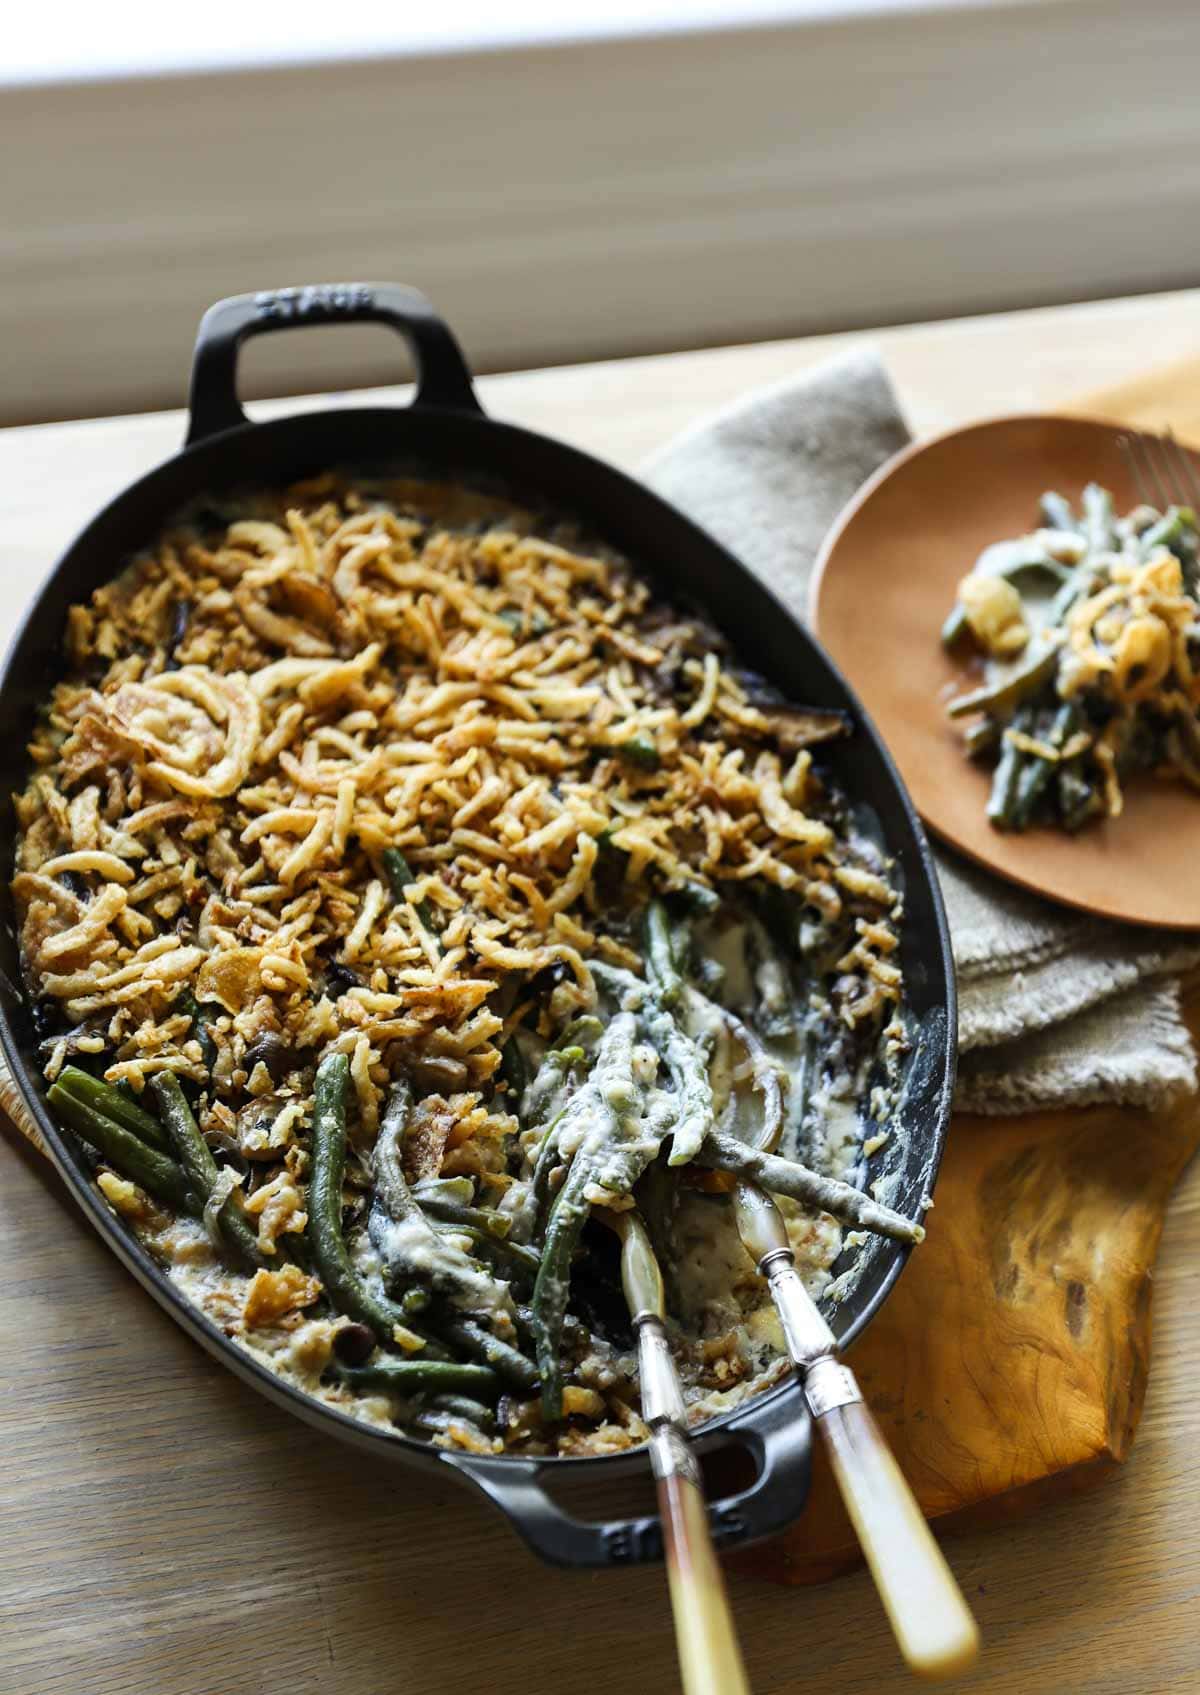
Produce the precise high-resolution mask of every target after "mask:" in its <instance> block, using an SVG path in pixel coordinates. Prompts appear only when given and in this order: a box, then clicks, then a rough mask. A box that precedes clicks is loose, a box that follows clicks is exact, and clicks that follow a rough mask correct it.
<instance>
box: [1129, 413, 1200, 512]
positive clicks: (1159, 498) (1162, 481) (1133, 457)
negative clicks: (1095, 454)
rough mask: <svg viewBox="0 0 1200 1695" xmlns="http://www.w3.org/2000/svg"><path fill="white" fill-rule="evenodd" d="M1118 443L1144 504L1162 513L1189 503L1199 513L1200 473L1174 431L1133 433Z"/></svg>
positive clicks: (1139, 497)
mask: <svg viewBox="0 0 1200 1695" xmlns="http://www.w3.org/2000/svg"><path fill="white" fill-rule="evenodd" d="M1119 446H1120V449H1121V452H1122V453H1123V454H1124V455H1125V458H1126V461H1127V462H1128V464H1129V468H1130V470H1131V471H1132V472H1133V480H1134V483H1135V485H1136V487H1137V491H1138V499H1139V500H1140V501H1141V502H1142V503H1143V504H1144V505H1146V506H1154V507H1157V508H1158V510H1159V511H1160V512H1165V511H1166V509H1167V507H1168V506H1190V507H1191V508H1192V510H1193V511H1195V512H1200V473H1197V470H1196V467H1195V465H1194V464H1193V463H1192V460H1191V456H1190V455H1189V454H1188V453H1187V452H1185V450H1184V449H1183V448H1182V447H1181V446H1180V445H1179V442H1178V441H1177V440H1176V438H1175V432H1174V431H1173V430H1171V429H1167V430H1164V432H1163V434H1162V435H1160V436H1159V435H1143V434H1142V433H1141V432H1140V431H1139V432H1138V433H1137V434H1136V435H1135V434H1132V433H1131V434H1129V435H1125V436H1122V437H1121V439H1120V443H1119Z"/></svg>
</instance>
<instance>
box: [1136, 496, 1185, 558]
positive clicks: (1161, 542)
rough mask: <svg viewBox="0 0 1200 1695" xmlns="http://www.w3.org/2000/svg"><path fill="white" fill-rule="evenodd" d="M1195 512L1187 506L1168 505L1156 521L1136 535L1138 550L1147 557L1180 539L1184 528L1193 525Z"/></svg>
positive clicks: (1143, 556)
mask: <svg viewBox="0 0 1200 1695" xmlns="http://www.w3.org/2000/svg"><path fill="white" fill-rule="evenodd" d="M1195 521H1196V520H1195V514H1194V513H1193V512H1191V511H1190V510H1189V509H1188V508H1187V507H1183V506H1170V507H1168V508H1167V510H1166V512H1165V513H1164V514H1163V516H1162V517H1161V518H1159V519H1158V521H1157V522H1156V523H1153V524H1151V526H1150V528H1149V529H1148V530H1145V531H1143V533H1142V534H1141V536H1139V537H1138V552H1139V553H1140V554H1141V556H1142V558H1143V559H1149V557H1150V555H1151V554H1152V553H1155V552H1157V550H1158V549H1159V548H1160V547H1167V548H1169V547H1171V546H1172V545H1173V544H1174V543H1176V542H1178V541H1180V540H1182V538H1183V536H1184V533H1185V531H1186V530H1188V529H1190V528H1192V527H1193V526H1194V525H1195Z"/></svg>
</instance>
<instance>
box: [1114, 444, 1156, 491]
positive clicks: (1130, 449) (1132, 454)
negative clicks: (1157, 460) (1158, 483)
mask: <svg viewBox="0 0 1200 1695" xmlns="http://www.w3.org/2000/svg"><path fill="white" fill-rule="evenodd" d="M1133 443H1134V438H1133V436H1131V435H1128V436H1124V435H1123V436H1118V438H1117V446H1118V447H1119V448H1120V450H1121V453H1122V454H1123V456H1124V459H1125V463H1126V464H1127V465H1128V466H1129V470H1130V474H1131V475H1132V477H1133V486H1134V488H1136V490H1137V497H1138V505H1139V506H1149V505H1150V490H1149V489H1148V488H1147V487H1146V479H1145V477H1144V476H1143V475H1142V464H1141V460H1140V459H1139V458H1138V452H1137V449H1136V447H1135V446H1134V445H1133Z"/></svg>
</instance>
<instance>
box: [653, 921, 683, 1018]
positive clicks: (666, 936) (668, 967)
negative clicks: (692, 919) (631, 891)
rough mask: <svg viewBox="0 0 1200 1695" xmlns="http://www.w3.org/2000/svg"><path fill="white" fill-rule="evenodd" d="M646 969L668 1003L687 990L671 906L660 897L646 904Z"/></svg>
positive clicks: (659, 993) (659, 996) (664, 1002)
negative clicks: (668, 910)
mask: <svg viewBox="0 0 1200 1695" xmlns="http://www.w3.org/2000/svg"><path fill="white" fill-rule="evenodd" d="M645 941H646V970H647V973H648V975H649V977H650V980H651V982H652V983H653V984H654V987H655V990H656V991H657V994H658V998H659V999H660V1000H661V1001H662V1003H663V1005H664V1006H674V1004H675V1002H676V1001H677V1000H678V999H679V997H680V995H681V994H682V993H683V976H682V974H681V972H680V970H679V966H678V965H677V963H676V957H675V948H674V943H673V938H672V935H671V925H670V920H669V919H668V917H667V909H666V907H665V906H664V905H663V903H662V902H661V901H660V900H652V901H651V902H650V904H649V906H647V908H646V923H645Z"/></svg>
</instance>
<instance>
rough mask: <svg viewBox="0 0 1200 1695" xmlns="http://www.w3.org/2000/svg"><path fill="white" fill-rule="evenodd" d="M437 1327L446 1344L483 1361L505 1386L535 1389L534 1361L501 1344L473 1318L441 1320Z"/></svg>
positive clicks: (498, 1339)
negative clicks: (502, 1380)
mask: <svg viewBox="0 0 1200 1695" xmlns="http://www.w3.org/2000/svg"><path fill="white" fill-rule="evenodd" d="M437 1328H438V1331H439V1333H440V1334H441V1335H442V1336H443V1337H444V1339H445V1340H446V1341H447V1342H453V1343H454V1344H455V1346H456V1347H459V1348H461V1349H462V1350H463V1352H464V1353H465V1354H473V1355H474V1357H475V1358H476V1359H479V1360H482V1361H483V1363H484V1364H485V1365H488V1366H490V1367H491V1368H492V1370H493V1371H494V1372H496V1373H497V1374H498V1375H499V1376H500V1377H503V1378H504V1380H505V1382H506V1383H512V1384H514V1385H515V1386H516V1387H517V1388H518V1389H533V1388H535V1387H536V1385H537V1381H538V1370H537V1367H536V1366H535V1365H534V1363H533V1361H532V1360H527V1359H526V1358H525V1355H524V1354H523V1353H521V1352H520V1351H519V1349H517V1348H514V1347H512V1346H511V1345H510V1344H509V1343H508V1342H502V1341H501V1339H500V1338H499V1336H494V1335H493V1334H492V1332H491V1331H490V1330H488V1329H487V1328H486V1327H485V1326H484V1325H482V1324H479V1323H477V1322H476V1321H475V1320H474V1319H472V1318H453V1319H443V1320H440V1321H439V1322H438V1326H437Z"/></svg>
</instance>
